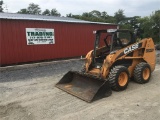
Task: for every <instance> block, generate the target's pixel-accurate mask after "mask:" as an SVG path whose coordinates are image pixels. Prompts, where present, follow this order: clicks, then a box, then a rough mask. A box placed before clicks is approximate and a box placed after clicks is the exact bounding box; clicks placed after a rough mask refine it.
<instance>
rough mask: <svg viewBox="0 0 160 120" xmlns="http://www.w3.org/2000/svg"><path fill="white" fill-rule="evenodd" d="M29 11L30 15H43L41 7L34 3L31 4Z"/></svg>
mask: <svg viewBox="0 0 160 120" xmlns="http://www.w3.org/2000/svg"><path fill="white" fill-rule="evenodd" d="M27 10H28V13H29V14H35V15H39V14H40V13H41V8H40V7H39V5H37V4H34V3H30V4H29V6H28V8H27Z"/></svg>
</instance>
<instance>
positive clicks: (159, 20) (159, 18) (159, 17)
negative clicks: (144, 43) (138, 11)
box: [151, 10, 160, 42]
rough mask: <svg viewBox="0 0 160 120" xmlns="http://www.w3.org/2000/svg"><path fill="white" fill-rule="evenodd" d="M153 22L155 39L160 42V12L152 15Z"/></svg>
mask: <svg viewBox="0 0 160 120" xmlns="http://www.w3.org/2000/svg"><path fill="white" fill-rule="evenodd" d="M151 21H152V23H153V25H152V28H153V30H154V31H153V32H154V35H155V36H154V39H155V40H156V41H157V42H158V41H160V10H157V11H155V12H154V13H153V14H152V15H151Z"/></svg>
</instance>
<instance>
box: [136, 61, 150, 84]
mask: <svg viewBox="0 0 160 120" xmlns="http://www.w3.org/2000/svg"><path fill="white" fill-rule="evenodd" d="M145 68H149V77H148V79H147V80H145V79H144V78H143V70H144V69H145ZM133 76H134V81H135V82H137V83H140V84H144V83H147V82H149V80H150V77H151V68H150V66H149V64H148V63H145V62H141V63H139V64H137V65H136V67H135V69H134V73H133Z"/></svg>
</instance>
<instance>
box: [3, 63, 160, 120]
mask: <svg viewBox="0 0 160 120" xmlns="http://www.w3.org/2000/svg"><path fill="white" fill-rule="evenodd" d="M82 64H83V61H81V60H72V61H68V62H56V63H53V64H51V65H46V66H40V67H34V68H29V69H21V70H14V71H4V72H1V74H0V120H75V119H77V120H106V119H107V120H159V119H160V87H159V86H160V65H159V64H157V66H156V70H155V71H154V72H153V73H152V77H151V80H150V82H149V83H147V84H143V85H141V84H137V83H134V82H132V81H131V82H130V83H129V86H128V88H127V90H125V91H122V92H114V91H113V93H112V95H111V96H110V97H107V98H103V99H100V100H98V101H94V102H92V103H87V102H85V101H82V100H80V99H78V98H76V97H74V96H72V95H70V94H67V93H65V92H63V91H61V90H59V89H58V88H56V87H54V85H55V84H56V83H57V82H58V81H59V80H60V78H61V77H62V76H63V75H64V74H65V73H66V72H67V71H69V70H79V68H80V67H81V66H82Z"/></svg>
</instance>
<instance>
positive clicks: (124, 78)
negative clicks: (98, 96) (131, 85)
mask: <svg viewBox="0 0 160 120" xmlns="http://www.w3.org/2000/svg"><path fill="white" fill-rule="evenodd" d="M109 82H110V84H111V88H112V89H113V90H116V91H121V90H124V89H126V88H127V86H128V82H129V72H128V69H127V68H126V67H124V66H115V67H114V68H113V69H112V70H111V72H110V74H109Z"/></svg>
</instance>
